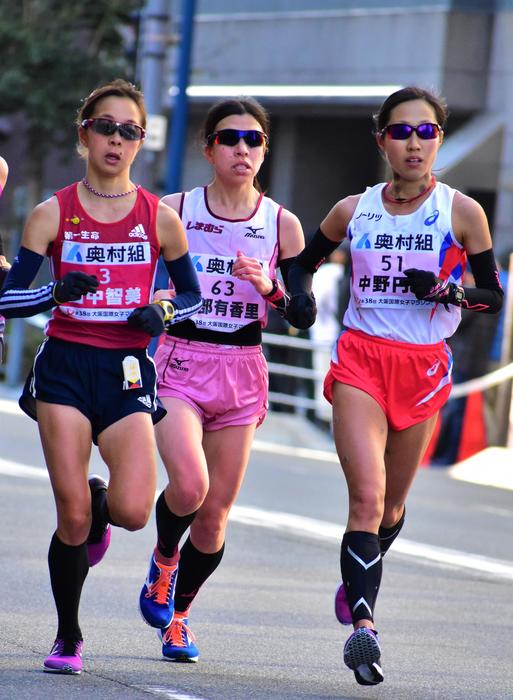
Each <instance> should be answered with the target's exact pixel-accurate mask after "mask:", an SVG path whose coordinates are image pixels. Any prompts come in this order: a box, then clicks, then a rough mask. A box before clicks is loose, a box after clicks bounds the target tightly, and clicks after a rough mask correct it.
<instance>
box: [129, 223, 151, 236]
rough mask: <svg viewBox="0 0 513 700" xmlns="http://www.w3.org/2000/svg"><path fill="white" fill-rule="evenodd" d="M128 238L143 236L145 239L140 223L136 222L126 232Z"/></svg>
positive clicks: (144, 232)
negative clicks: (135, 224) (127, 232)
mask: <svg viewBox="0 0 513 700" xmlns="http://www.w3.org/2000/svg"><path fill="white" fill-rule="evenodd" d="M128 238H143V239H144V240H147V238H148V236H147V235H146V231H145V230H144V226H143V225H142V224H137V226H134V228H133V229H132V230H131V231H130V233H129V234H128Z"/></svg>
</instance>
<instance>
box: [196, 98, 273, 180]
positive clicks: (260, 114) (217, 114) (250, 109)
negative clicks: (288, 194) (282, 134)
mask: <svg viewBox="0 0 513 700" xmlns="http://www.w3.org/2000/svg"><path fill="white" fill-rule="evenodd" d="M233 114H236V115H241V116H242V115H243V114H249V115H250V116H252V117H253V118H254V119H256V121H257V122H258V123H259V124H260V126H261V128H262V131H263V132H264V134H265V135H266V136H267V138H269V132H270V127H271V124H270V120H269V115H268V113H267V110H266V109H265V108H264V107H262V105H261V104H260V102H257V100H255V99H254V98H253V97H245V96H242V97H235V98H232V99H225V100H220V101H219V102H216V103H215V104H213V105H212V107H210V109H209V110H208V112H207V116H206V117H205V120H204V122H203V127H202V129H201V134H202V139H203V142H204V144H205V145H208V137H209V136H210V135H211V134H212V133H213V132H214V131H215V130H216V126H217V125H218V124H219V122H220V121H221V120H222V119H224V118H225V117H231V116H232V115H233ZM266 150H267V148H266ZM253 186H254V187H255V189H257V190H258V191H259V192H262V187H261V185H260V183H259V182H258V177H255V179H254V180H253Z"/></svg>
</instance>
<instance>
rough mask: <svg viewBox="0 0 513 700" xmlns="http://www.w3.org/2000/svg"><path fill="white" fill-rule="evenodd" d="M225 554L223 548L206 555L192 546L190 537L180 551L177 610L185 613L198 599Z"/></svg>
mask: <svg viewBox="0 0 513 700" xmlns="http://www.w3.org/2000/svg"><path fill="white" fill-rule="evenodd" d="M223 554H224V542H223V546H222V547H221V549H220V550H219V551H218V552H214V553H213V554H206V553H204V552H200V551H199V549H196V547H195V546H194V545H193V544H192V542H191V538H190V537H188V538H187V539H186V540H185V542H184V544H183V546H182V549H181V550H180V566H179V567H178V579H177V581H176V590H175V610H176V611H177V612H185V610H187V608H188V607H189V605H190V604H191V603H192V601H193V600H194V598H195V597H196V594H197V592H198V591H199V589H200V587H201V586H202V585H203V584H204V583H205V581H206V580H207V578H208V577H209V576H211V574H213V573H214V571H215V570H216V569H217V567H218V566H219V564H220V563H221V559H222V558H223Z"/></svg>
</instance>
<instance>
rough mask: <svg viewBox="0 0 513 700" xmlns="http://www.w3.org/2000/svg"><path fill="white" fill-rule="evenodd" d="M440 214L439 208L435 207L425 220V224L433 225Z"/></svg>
mask: <svg viewBox="0 0 513 700" xmlns="http://www.w3.org/2000/svg"><path fill="white" fill-rule="evenodd" d="M439 216H440V212H439V211H438V209H435V211H434V212H433V213H432V214H431V216H428V218H427V219H426V220H425V221H424V226H432V225H433V224H434V223H435V221H436V220H437V219H438V217H439Z"/></svg>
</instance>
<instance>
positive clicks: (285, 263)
mask: <svg viewBox="0 0 513 700" xmlns="http://www.w3.org/2000/svg"><path fill="white" fill-rule="evenodd" d="M295 259H296V258H283V260H280V261H279V262H278V267H279V268H280V272H281V276H282V278H283V282H284V284H285V286H286V287H287V289H288V288H289V270H290V268H291V266H292V264H293V263H294V261H295Z"/></svg>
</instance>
